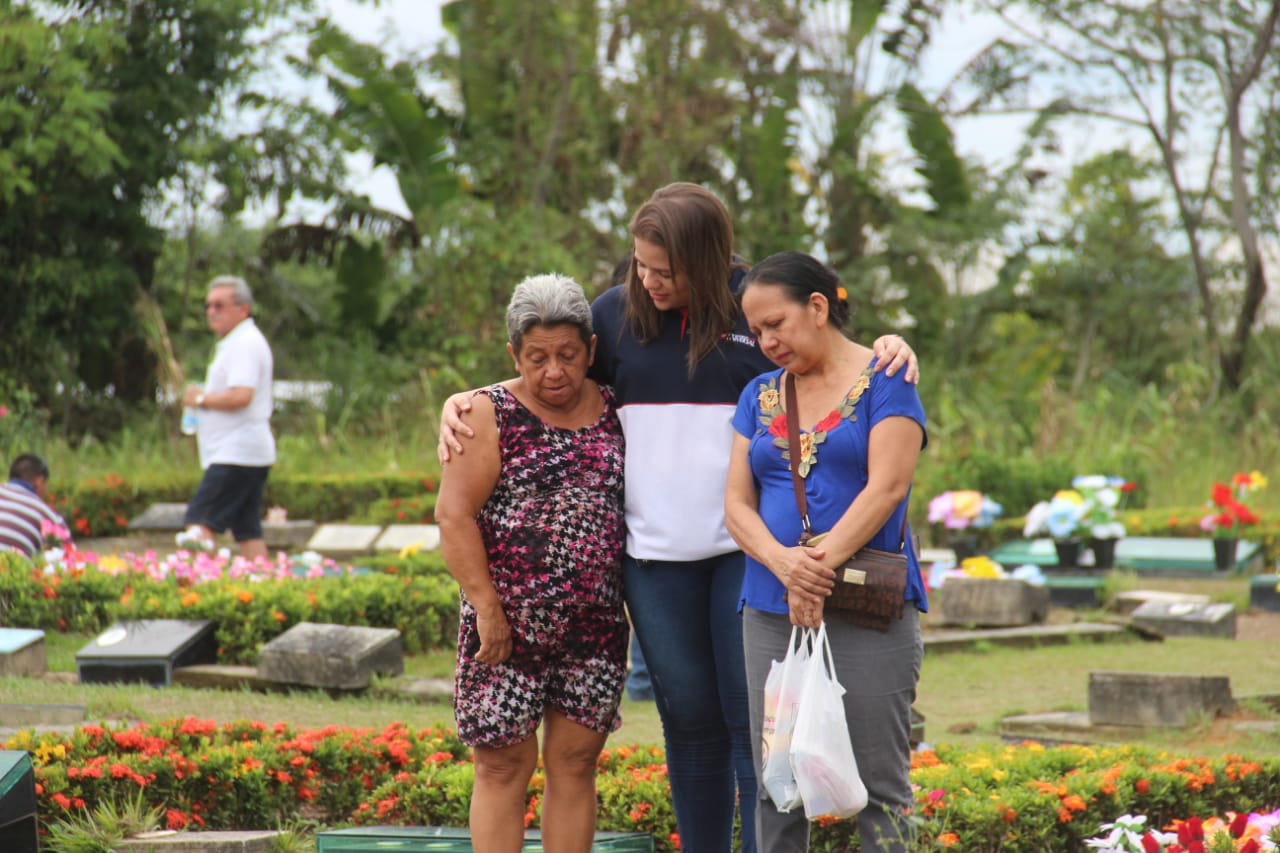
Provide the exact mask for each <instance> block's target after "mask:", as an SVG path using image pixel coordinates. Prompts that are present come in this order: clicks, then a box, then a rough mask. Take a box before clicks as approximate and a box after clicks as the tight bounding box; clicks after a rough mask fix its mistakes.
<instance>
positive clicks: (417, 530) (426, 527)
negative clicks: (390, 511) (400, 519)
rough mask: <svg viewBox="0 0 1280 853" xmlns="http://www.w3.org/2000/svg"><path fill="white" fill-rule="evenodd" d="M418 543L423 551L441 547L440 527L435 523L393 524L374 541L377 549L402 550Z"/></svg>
mask: <svg viewBox="0 0 1280 853" xmlns="http://www.w3.org/2000/svg"><path fill="white" fill-rule="evenodd" d="M413 545H417V546H418V547H419V548H421V549H422V550H423V551H434V550H436V549H437V548H439V547H440V528H439V527H437V526H436V525H434V524H392V525H389V526H388V527H387V529H386V530H384V531H382V535H381V536H379V537H378V541H376V542H374V543H373V547H374V550H376V551H400V550H403V549H405V548H408V547H411V546H413Z"/></svg>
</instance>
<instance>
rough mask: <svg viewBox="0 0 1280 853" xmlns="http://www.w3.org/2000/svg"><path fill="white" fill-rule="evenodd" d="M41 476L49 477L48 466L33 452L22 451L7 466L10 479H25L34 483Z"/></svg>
mask: <svg viewBox="0 0 1280 853" xmlns="http://www.w3.org/2000/svg"><path fill="white" fill-rule="evenodd" d="M41 477H44V478H45V479H46V480H47V479H49V466H48V465H46V464H44V460H43V459H41V458H40V457H39V456H36V455H35V454H34V453H23V454H22V455H21V456H19V457H17V458H16V459H14V460H13V464H11V465H10V466H9V479H10V480H26V481H27V482H28V483H34V482H35V481H36V480H38V479H40V478H41Z"/></svg>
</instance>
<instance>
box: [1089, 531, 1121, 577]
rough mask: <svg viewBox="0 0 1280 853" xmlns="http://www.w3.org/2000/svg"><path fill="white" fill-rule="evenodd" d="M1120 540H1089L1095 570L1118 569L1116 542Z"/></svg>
mask: <svg viewBox="0 0 1280 853" xmlns="http://www.w3.org/2000/svg"><path fill="white" fill-rule="evenodd" d="M1118 541H1119V540H1118V539H1114V538H1111V537H1107V538H1105V539H1094V538H1092V537H1091V538H1090V539H1089V550H1090V551H1092V552H1093V567H1094V568H1095V569H1114V568H1115V567H1116V542H1118Z"/></svg>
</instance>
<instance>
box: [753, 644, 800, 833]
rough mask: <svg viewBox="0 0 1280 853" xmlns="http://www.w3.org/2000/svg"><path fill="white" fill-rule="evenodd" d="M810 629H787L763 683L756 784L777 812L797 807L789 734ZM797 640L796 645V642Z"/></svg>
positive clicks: (798, 801) (798, 797)
mask: <svg viewBox="0 0 1280 853" xmlns="http://www.w3.org/2000/svg"><path fill="white" fill-rule="evenodd" d="M812 633H813V632H812V630H811V629H804V630H803V631H802V630H801V629H800V627H799V626H796V627H793V628H792V629H791V643H790V645H788V646H787V654H786V656H785V657H783V659H782V660H780V661H779V660H775V661H774V662H773V665H772V666H771V667H769V677H768V678H767V679H765V683H764V725H763V726H762V727H761V738H760V753H761V757H762V759H763V762H762V764H763V766H762V768H761V772H760V784H762V785H764V789H765V791H767V792H768V794H769V797H770V798H771V799H772V800H773V804H774V805H775V806H777V807H778V811H780V812H789V811H791V810H792V809H794V808H795V807H796V806H798V805H800V789H799V788H797V787H796V777H795V774H794V773H792V771H791V731H792V729H793V728H795V722H796V706H797V704H798V703H799V701H800V688H801V687H802V686H803V682H804V668H805V664H806V663H807V662H808V660H809V649H810V648H811V645H810V643H808V642H806V641H805V638H806V636H807V635H809V634H812ZM797 641H798V642H797Z"/></svg>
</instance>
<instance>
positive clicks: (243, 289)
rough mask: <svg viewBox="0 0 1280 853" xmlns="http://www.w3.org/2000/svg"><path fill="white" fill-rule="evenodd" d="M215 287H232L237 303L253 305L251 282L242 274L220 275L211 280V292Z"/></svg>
mask: <svg viewBox="0 0 1280 853" xmlns="http://www.w3.org/2000/svg"><path fill="white" fill-rule="evenodd" d="M215 287H229V288H231V293H232V298H233V299H235V301H236V304H237V305H248V306H249V307H250V308H252V307H253V291H252V290H250V289H249V283H248V282H247V281H245V280H244V279H242V278H241V277H240V276H238V275H220V276H218V277H217V278H215V279H214V280H213V281H211V282H209V292H210V293H212V292H213V289H214V288H215Z"/></svg>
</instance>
